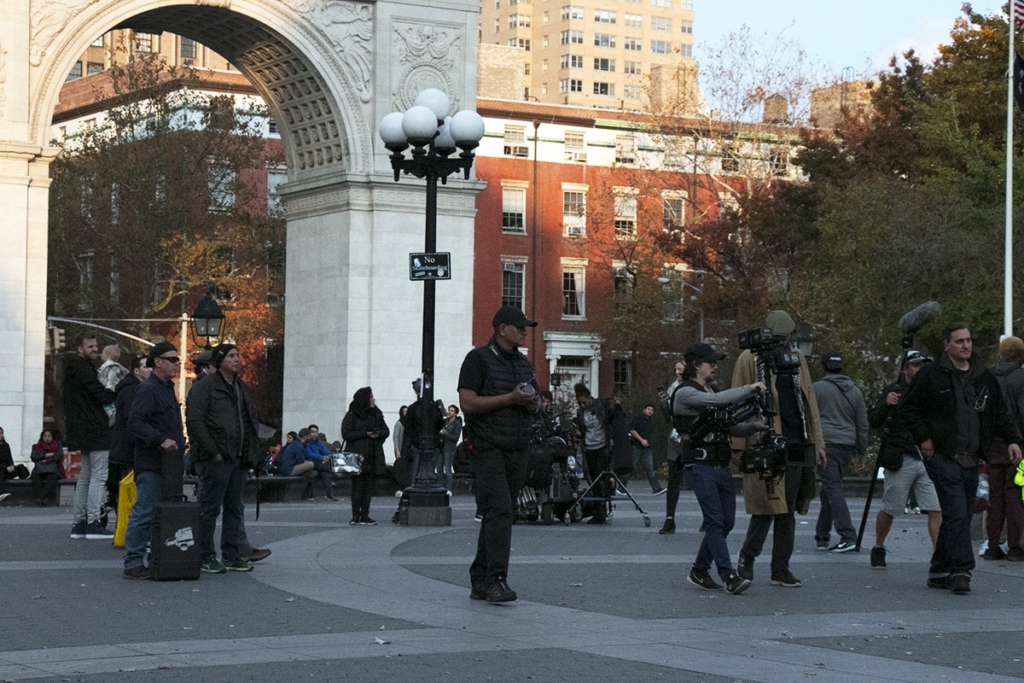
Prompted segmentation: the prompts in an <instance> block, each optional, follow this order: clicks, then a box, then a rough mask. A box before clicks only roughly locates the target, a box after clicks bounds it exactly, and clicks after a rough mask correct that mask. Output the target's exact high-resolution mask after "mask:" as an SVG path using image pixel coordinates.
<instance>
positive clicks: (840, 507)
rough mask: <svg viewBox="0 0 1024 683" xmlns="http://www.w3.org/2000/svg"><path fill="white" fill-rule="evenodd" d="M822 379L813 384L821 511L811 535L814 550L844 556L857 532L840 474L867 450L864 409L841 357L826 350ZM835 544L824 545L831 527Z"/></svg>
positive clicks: (857, 390) (855, 544) (858, 391)
mask: <svg viewBox="0 0 1024 683" xmlns="http://www.w3.org/2000/svg"><path fill="white" fill-rule="evenodd" d="M821 366H822V368H824V370H825V377H824V378H823V379H820V380H818V381H817V382H815V383H814V396H815V398H817V399H818V415H819V416H820V417H821V435H822V436H823V437H825V456H826V460H825V463H824V464H822V465H818V470H817V475H818V481H819V482H820V483H821V509H820V510H819V512H818V524H817V528H816V529H815V533H814V540H815V541H816V542H817V546H818V550H828V551H831V552H833V553H848V552H850V551H852V550H856V549H857V530H856V529H854V528H853V521H852V520H851V519H850V507H849V506H848V505H847V504H846V495H845V494H844V493H843V475H844V474H845V473H846V470H847V469H848V468H849V467H850V461H851V459H852V458H853V456H854V455H861V456H863V455H866V454H867V451H868V407H867V404H866V403H865V402H864V394H862V393H861V391H860V389H858V388H857V385H856V384H854V383H853V380H852V379H850V378H849V377H848V376H847V375H845V374H843V357H842V356H841V355H839V352H838V351H830V352H829V353H826V354H823V355H822V357H821ZM833 524H834V525H835V528H836V533H837V534H839V543H837V544H835V545H834V546H832V547H831V548H829V546H828V540H829V535H830V534H831V533H832V526H833Z"/></svg>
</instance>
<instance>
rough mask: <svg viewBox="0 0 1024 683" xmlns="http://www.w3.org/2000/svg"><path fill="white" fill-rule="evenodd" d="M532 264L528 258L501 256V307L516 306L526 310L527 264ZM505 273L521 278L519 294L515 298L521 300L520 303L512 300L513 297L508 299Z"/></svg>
mask: <svg viewBox="0 0 1024 683" xmlns="http://www.w3.org/2000/svg"><path fill="white" fill-rule="evenodd" d="M529 262H530V259H529V258H527V257H526V256H509V255H505V254H502V256H501V305H502V306H506V305H508V306H516V307H517V308H518V309H520V310H524V309H525V308H526V264H527V263H529ZM505 273H515V274H517V275H518V276H519V293H518V296H517V297H515V298H517V299H519V301H518V303H515V302H513V301H512V300H511V297H506V294H505V292H506V287H505V285H506V282H505Z"/></svg>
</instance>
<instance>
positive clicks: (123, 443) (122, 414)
mask: <svg viewBox="0 0 1024 683" xmlns="http://www.w3.org/2000/svg"><path fill="white" fill-rule="evenodd" d="M129 365H130V366H131V367H130V368H129V372H128V374H127V375H125V377H124V379H122V380H121V381H120V382H118V383H117V386H116V387H115V388H114V393H115V394H117V397H116V398H115V399H114V427H113V429H112V430H111V435H110V438H111V441H110V463H109V471H108V473H107V499H108V500H109V501H110V506H111V507H112V508H113V509H115V510H116V509H117V501H118V498H119V497H120V495H121V480H122V479H124V477H125V475H126V474H128V472H130V471H131V470H132V464H133V461H134V460H135V436H134V435H133V434H132V430H131V428H130V427H129V426H128V415H129V413H130V412H131V408H132V401H133V400H134V399H135V390H136V389H137V388H138V386H139V385H140V384H142V383H143V382H144V381H146V378H148V377H149V375H150V373H151V372H153V368H151V367H150V365H149V358H148V357H147V356H146V354H144V353H137V354H135V355H134V356H132V359H131V362H130V363H129Z"/></svg>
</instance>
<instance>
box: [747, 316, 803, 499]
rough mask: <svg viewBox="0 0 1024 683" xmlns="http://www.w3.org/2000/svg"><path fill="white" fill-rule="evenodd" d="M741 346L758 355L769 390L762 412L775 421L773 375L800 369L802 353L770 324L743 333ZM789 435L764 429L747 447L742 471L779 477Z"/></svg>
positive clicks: (762, 378)
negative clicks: (778, 336) (777, 335)
mask: <svg viewBox="0 0 1024 683" xmlns="http://www.w3.org/2000/svg"><path fill="white" fill-rule="evenodd" d="M739 346H740V348H741V349H744V350H748V351H750V353H752V354H753V355H754V356H755V368H756V369H757V370H756V373H755V374H756V377H757V381H759V382H763V383H764V385H765V386H766V387H768V391H767V392H765V394H764V396H763V397H758V398H759V399H761V401H760V406H761V414H762V415H763V416H764V419H765V420H766V421H767V422H768V423H769V424H771V423H772V422H773V421H774V419H775V415H776V410H775V405H774V401H773V397H772V393H771V385H772V375H773V374H775V375H778V374H792V373H794V372H795V373H799V372H800V354H799V352H798V351H795V350H792V349H789V348H787V347H786V346H784V345H783V344H781V343H780V341H779V340H778V339H776V338H775V337H774V336H773V335H772V331H771V328H769V327H755V328H753V329H750V330H747V331H745V332H740V334H739ZM786 464H787V448H786V438H785V437H784V436H782V435H781V434H774V433H772V432H771V431H765V432H761V433H760V434H759V435H758V437H757V443H756V444H754V445H753V446H752V447H750V448H748V449H746V450H745V451H743V457H741V458H740V471H741V472H743V473H745V474H758V475H759V476H760V478H761V479H775V478H777V477H780V476H782V475H783V474H784V473H785V471H786Z"/></svg>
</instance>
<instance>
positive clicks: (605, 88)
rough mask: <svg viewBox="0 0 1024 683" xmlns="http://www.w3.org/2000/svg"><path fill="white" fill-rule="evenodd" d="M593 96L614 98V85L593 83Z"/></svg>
mask: <svg viewBox="0 0 1024 683" xmlns="http://www.w3.org/2000/svg"><path fill="white" fill-rule="evenodd" d="M594 94H595V95H611V96H612V97H614V96H615V84H614V83H599V82H596V81H595V82H594Z"/></svg>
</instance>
